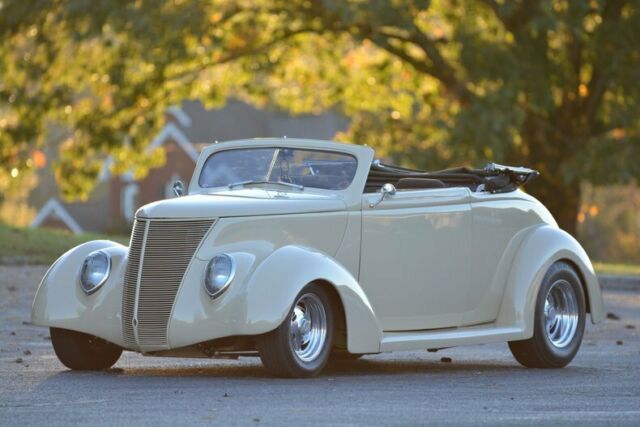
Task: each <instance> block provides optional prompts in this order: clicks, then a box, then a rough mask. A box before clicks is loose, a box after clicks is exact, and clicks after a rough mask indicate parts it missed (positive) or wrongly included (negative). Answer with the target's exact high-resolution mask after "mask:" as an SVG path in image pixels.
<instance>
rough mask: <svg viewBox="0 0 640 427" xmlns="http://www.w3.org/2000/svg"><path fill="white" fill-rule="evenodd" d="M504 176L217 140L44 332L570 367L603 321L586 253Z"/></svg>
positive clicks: (78, 363) (42, 315) (114, 343)
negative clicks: (474, 354) (454, 349)
mask: <svg viewBox="0 0 640 427" xmlns="http://www.w3.org/2000/svg"><path fill="white" fill-rule="evenodd" d="M535 175H537V173H536V172H534V171H532V170H529V169H524V168H510V167H504V166H499V165H495V164H491V165H489V166H488V167H487V168H485V169H481V170H471V169H466V168H457V169H448V170H444V171H440V172H430V173H427V172H421V171H415V170H408V169H403V168H399V167H393V166H387V165H384V164H381V163H380V162H379V161H377V160H374V152H373V150H372V149H371V148H368V147H365V146H358V145H346V144H338V143H334V142H324V141H312V140H293V139H259V140H249V141H232V142H224V143H219V144H215V145H212V146H210V147H208V148H207V149H205V150H204V151H203V152H202V154H201V156H200V158H199V159H198V162H197V165H196V168H195V172H194V174H193V177H192V179H191V182H190V184H189V188H188V191H187V192H186V193H187V194H186V195H182V193H183V192H185V191H184V188H183V186H182V185H181V183H179V182H178V183H176V185H175V187H174V189H175V190H176V193H177V194H178V195H182V197H178V198H174V199H169V200H162V201H159V202H155V203H151V204H149V205H146V206H144V207H142V208H141V209H140V210H138V212H137V214H136V221H135V224H134V226H133V232H132V235H131V243H130V246H129V247H128V248H127V247H125V246H122V245H120V244H118V243H115V242H111V241H105V240H99V241H93V242H88V243H85V244H83V245H80V246H78V247H76V248H74V249H72V250H70V251H69V252H67V253H66V254H64V255H63V256H62V257H61V258H60V259H59V260H58V261H56V262H55V264H53V266H52V267H51V268H50V269H49V271H48V272H47V273H46V275H45V277H44V279H43V280H42V283H41V285H40V287H39V289H38V292H37V294H36V297H35V302H34V304H33V313H32V318H33V323H35V324H38V325H43V326H48V327H50V328H51V340H52V342H53V347H54V350H55V352H56V354H57V356H58V358H59V359H60V361H61V362H62V363H63V364H64V365H66V366H67V367H69V368H71V369H105V368H108V367H110V366H112V365H113V364H114V363H116V361H117V360H118V358H119V357H120V355H121V353H122V350H131V351H137V352H140V353H142V354H144V355H148V356H173V357H212V358H213V357H235V356H239V355H247V356H248V355H259V356H260V358H261V359H262V362H263V363H264V365H265V366H266V368H267V369H268V370H269V371H271V372H272V373H274V374H276V375H279V376H289V377H308V376H313V375H316V374H318V373H319V372H320V371H321V370H322V369H323V367H324V366H325V364H326V363H327V361H328V360H329V359H330V358H357V357H358V356H359V355H362V354H372V353H380V352H387V351H395V350H417V349H437V348H444V347H451V346H458V345H463V344H479V343H489V342H500V341H506V342H508V343H509V347H510V349H511V351H512V352H513V355H514V356H515V358H516V359H517V360H518V361H519V362H520V363H521V364H523V365H525V366H529V367H545V368H552V367H562V366H564V365H566V364H568V363H569V362H570V361H571V360H572V359H573V357H574V356H575V354H576V352H577V351H578V348H579V346H580V343H581V341H582V335H583V332H584V328H585V321H586V316H587V313H589V314H590V316H591V321H592V322H594V323H595V322H598V321H600V320H601V319H602V318H603V305H602V296H601V293H600V288H599V285H598V282H597V279H596V276H595V275H594V271H593V267H592V266H591V263H590V261H589V258H588V257H587V254H586V253H585V252H584V250H583V249H582V248H581V247H580V245H579V244H578V242H576V241H575V240H574V239H573V238H572V237H571V236H570V235H568V234H567V233H565V232H564V231H562V230H560V229H559V228H558V226H557V224H556V222H555V221H554V219H553V218H552V216H551V215H550V214H549V212H548V211H547V209H545V207H544V206H542V205H541V204H540V203H539V202H538V201H537V200H535V199H534V198H533V197H531V196H529V195H527V194H525V193H523V192H522V191H520V190H518V189H517V187H518V186H519V185H521V184H524V183H526V182H527V181H528V180H529V179H531V178H532V177H534V176H535Z"/></svg>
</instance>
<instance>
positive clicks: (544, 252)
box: [496, 225, 604, 339]
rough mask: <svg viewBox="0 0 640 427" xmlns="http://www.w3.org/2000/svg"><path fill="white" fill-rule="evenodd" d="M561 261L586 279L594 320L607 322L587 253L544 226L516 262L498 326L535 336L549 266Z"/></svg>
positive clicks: (522, 248)
mask: <svg viewBox="0 0 640 427" xmlns="http://www.w3.org/2000/svg"><path fill="white" fill-rule="evenodd" d="M560 260H566V261H569V262H570V263H572V264H573V265H574V266H575V267H576V268H577V270H578V274H579V275H580V276H581V277H582V281H583V285H584V288H585V290H586V295H585V297H586V298H587V299H588V301H589V306H590V312H591V321H592V322H593V323H598V322H600V321H602V320H603V319H604V305H603V302H602V293H601V291H600V285H599V283H598V279H597V277H596V275H595V272H594V269H593V266H592V265H591V261H590V260H589V257H588V256H587V253H586V252H585V251H584V249H583V248H582V246H580V244H579V243H578V242H577V241H576V240H575V239H574V238H573V237H572V236H571V235H570V234H568V233H567V232H565V231H563V230H561V229H559V228H557V227H554V226H550V225H542V226H537V227H534V228H533V229H532V230H531V231H530V232H529V234H528V235H527V236H526V237H525V238H524V241H523V242H522V244H521V246H520V249H519V251H518V254H517V255H516V257H515V259H514V262H513V264H512V266H511V271H510V273H509V279H508V283H507V287H506V289H505V293H504V297H503V301H502V305H501V307H500V312H499V314H498V318H497V321H496V323H497V324H498V325H500V326H516V327H518V328H520V329H521V330H522V339H528V338H531V337H532V336H533V321H534V317H535V306H536V299H537V296H538V291H539V289H540V286H541V284H542V280H543V278H544V275H545V274H546V272H547V270H548V269H549V267H550V266H551V265H552V264H553V263H555V262H556V261H560Z"/></svg>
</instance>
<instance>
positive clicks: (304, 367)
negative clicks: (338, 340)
mask: <svg viewBox="0 0 640 427" xmlns="http://www.w3.org/2000/svg"><path fill="white" fill-rule="evenodd" d="M330 301H331V300H330V299H329V296H328V295H327V292H326V291H325V290H324V289H323V287H322V286H320V285H317V284H310V285H307V286H305V288H304V289H303V290H302V291H301V292H300V293H299V294H298V296H297V297H296V299H295V303H294V304H293V307H292V308H291V310H290V312H289V314H288V315H287V317H286V318H285V320H284V322H282V324H281V325H280V326H279V327H278V328H277V329H275V330H274V331H272V332H270V333H268V334H265V335H262V336H261V337H260V338H259V339H258V351H259V352H260V358H261V359H262V363H263V364H264V366H265V368H267V370H268V371H270V372H271V373H272V374H274V375H277V376H280V377H297V378H301V377H313V376H316V375H318V374H319V373H320V372H321V371H322V369H323V368H324V367H325V365H326V363H327V360H328V359H329V354H330V352H331V346H332V343H333V332H334V331H333V329H334V315H333V311H332V307H331V302H330Z"/></svg>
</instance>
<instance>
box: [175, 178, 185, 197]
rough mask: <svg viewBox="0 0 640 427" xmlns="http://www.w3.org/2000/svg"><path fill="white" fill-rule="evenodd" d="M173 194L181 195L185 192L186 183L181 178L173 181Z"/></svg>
mask: <svg viewBox="0 0 640 427" xmlns="http://www.w3.org/2000/svg"><path fill="white" fill-rule="evenodd" d="M173 194H175V195H176V196H178V197H180V196H182V195H183V194H184V183H183V182H182V181H180V180H178V181H176V182H174V183H173Z"/></svg>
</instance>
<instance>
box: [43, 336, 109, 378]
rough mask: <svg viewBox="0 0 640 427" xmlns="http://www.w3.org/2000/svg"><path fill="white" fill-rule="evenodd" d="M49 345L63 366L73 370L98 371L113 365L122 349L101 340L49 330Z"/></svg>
mask: <svg viewBox="0 0 640 427" xmlns="http://www.w3.org/2000/svg"><path fill="white" fill-rule="evenodd" d="M50 331H51V343H52V344H53V350H54V351H55V352H56V356H58V359H60V362H62V364H63V365H64V366H66V367H67V368H69V369H73V370H80V371H98V370H101V369H108V368H110V367H112V366H113V365H115V363H116V362H117V361H118V359H119V358H120V355H121V354H122V348H120V347H118V346H117V345H115V344H111V343H110V342H108V341H105V340H103V339H102V338H98V337H94V336H93V335H88V334H84V333H82V332H76V331H70V330H68V329H60V328H51V329H50Z"/></svg>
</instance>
